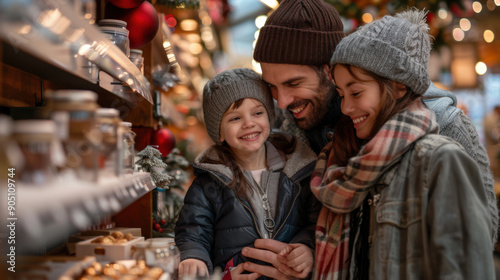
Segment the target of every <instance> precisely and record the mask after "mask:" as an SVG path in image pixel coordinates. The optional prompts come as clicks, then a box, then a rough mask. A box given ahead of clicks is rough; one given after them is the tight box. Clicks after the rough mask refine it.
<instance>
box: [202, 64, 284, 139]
mask: <svg viewBox="0 0 500 280" xmlns="http://www.w3.org/2000/svg"><path fill="white" fill-rule="evenodd" d="M243 98H253V99H256V100H258V101H260V102H261V103H262V104H263V105H264V107H265V108H266V111H267V115H268V117H269V123H270V125H271V127H272V125H273V121H274V101H273V98H272V96H271V91H270V90H269V87H268V86H267V85H266V84H265V83H264V81H262V79H261V77H260V75H259V74H257V73H255V72H254V71H253V70H250V69H246V68H237V69H231V70H226V71H223V72H221V73H219V74H217V75H215V77H214V78H213V79H212V80H211V81H209V82H208V83H207V84H206V85H205V87H204V88H203V116H204V118H205V126H206V128H207V132H208V135H209V136H210V138H212V140H214V142H215V143H216V144H218V145H220V144H222V143H221V142H220V139H219V138H220V137H219V136H220V122H221V120H222V116H223V115H224V113H225V112H226V111H227V109H229V107H230V106H231V104H233V103H234V102H236V101H238V100H240V99H243Z"/></svg>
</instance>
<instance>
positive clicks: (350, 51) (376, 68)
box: [330, 8, 431, 95]
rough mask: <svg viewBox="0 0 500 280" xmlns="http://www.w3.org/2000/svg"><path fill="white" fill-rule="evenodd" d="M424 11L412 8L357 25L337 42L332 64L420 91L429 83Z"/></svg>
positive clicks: (422, 92)
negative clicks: (367, 73)
mask: <svg viewBox="0 0 500 280" xmlns="http://www.w3.org/2000/svg"><path fill="white" fill-rule="evenodd" d="M426 14H427V12H425V11H420V10H417V9H415V8H413V9H411V10H408V11H405V12H401V13H398V14H396V15H395V16H394V17H392V16H384V17H383V18H382V19H380V20H376V21H373V22H371V23H368V24H366V25H364V26H362V27H360V28H359V29H358V30H357V31H356V32H354V33H352V34H351V35H349V36H347V37H345V38H344V39H342V41H341V42H340V43H339V44H338V46H337V48H336V49H335V52H334V54H333V56H332V59H331V61H330V64H331V66H332V67H333V66H334V65H335V64H349V65H353V66H356V67H359V68H362V69H365V70H368V71H370V72H372V73H375V74H377V75H379V76H382V77H384V78H388V79H390V80H393V81H396V82H399V83H402V84H404V85H406V86H408V87H409V88H411V89H412V90H413V91H414V92H415V93H416V94H418V95H423V94H424V93H425V92H426V91H427V89H428V88H429V86H430V84H431V79H430V77H429V73H428V66H429V56H430V51H431V42H430V36H429V33H428V31H429V26H428V25H427V24H426Z"/></svg>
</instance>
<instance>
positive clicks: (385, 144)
mask: <svg viewBox="0 0 500 280" xmlns="http://www.w3.org/2000/svg"><path fill="white" fill-rule="evenodd" d="M438 129H439V128H438V125H437V123H436V120H435V116H434V114H433V113H432V112H431V111H430V110H429V109H427V108H426V107H425V105H424V104H423V103H422V101H421V100H420V99H419V100H416V101H415V102H413V103H412V104H411V105H410V106H409V107H408V109H406V110H405V111H402V112H400V113H398V114H396V115H394V116H393V117H391V118H390V119H389V120H388V121H387V122H386V123H385V124H384V125H383V126H382V127H381V129H380V130H379V131H378V132H377V134H376V135H375V136H374V137H373V138H372V139H371V140H370V141H369V142H368V143H367V144H366V145H364V146H363V147H362V148H361V150H360V151H359V153H358V155H357V156H355V157H353V158H351V159H349V161H348V164H347V166H346V167H339V166H337V165H334V164H333V163H332V162H331V158H332V157H331V156H332V154H333V151H332V147H333V143H332V142H330V143H329V144H328V145H326V146H325V147H324V148H323V150H322V151H321V153H320V154H319V156H318V161H317V163H316V167H315V170H314V172H313V175H312V178H311V190H312V192H313V193H314V195H316V197H317V198H318V199H319V201H321V202H322V203H323V209H322V210H321V212H320V215H319V217H318V222H317V224H316V264H315V271H314V276H313V279H322V280H330V279H346V278H347V271H348V269H349V250H348V248H349V246H348V245H349V228H350V225H349V220H350V214H349V213H350V212H351V211H353V210H354V209H356V208H358V207H359V206H360V205H361V203H362V202H363V201H364V199H365V198H366V196H367V194H368V192H369V191H370V188H371V187H372V186H373V185H374V184H375V183H376V182H377V180H378V179H379V178H380V176H381V175H382V174H383V173H384V172H385V171H386V170H387V169H388V168H389V167H390V166H392V164H393V163H395V162H397V161H398V160H399V159H400V157H401V155H403V154H404V153H405V152H406V151H407V150H408V149H409V148H410V146H411V144H412V143H413V142H415V141H416V140H418V139H420V138H421V137H423V136H425V135H426V134H429V133H438Z"/></svg>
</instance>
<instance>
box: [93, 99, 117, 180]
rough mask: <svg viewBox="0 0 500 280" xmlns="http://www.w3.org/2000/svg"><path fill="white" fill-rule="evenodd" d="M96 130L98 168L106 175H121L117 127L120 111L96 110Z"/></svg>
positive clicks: (111, 109) (109, 109)
mask: <svg viewBox="0 0 500 280" xmlns="http://www.w3.org/2000/svg"><path fill="white" fill-rule="evenodd" d="M96 121H97V128H98V130H99V132H100V134H101V136H102V137H101V139H102V141H101V145H100V148H99V167H100V170H101V171H102V173H104V174H106V175H116V176H119V175H121V174H122V170H123V166H122V159H121V155H120V152H119V151H120V150H121V146H122V143H121V142H122V140H121V135H120V133H119V130H118V129H119V125H120V122H121V119H120V111H118V110H116V109H113V108H98V109H97V110H96Z"/></svg>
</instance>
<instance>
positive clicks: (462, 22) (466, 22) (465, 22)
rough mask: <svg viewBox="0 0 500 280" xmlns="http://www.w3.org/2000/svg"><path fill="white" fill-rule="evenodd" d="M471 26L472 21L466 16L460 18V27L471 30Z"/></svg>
mask: <svg viewBox="0 0 500 280" xmlns="http://www.w3.org/2000/svg"><path fill="white" fill-rule="evenodd" d="M470 27H471V24H470V21H469V20H468V19H466V18H463V19H461V20H460V28H462V30H463V31H469V29H470Z"/></svg>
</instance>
